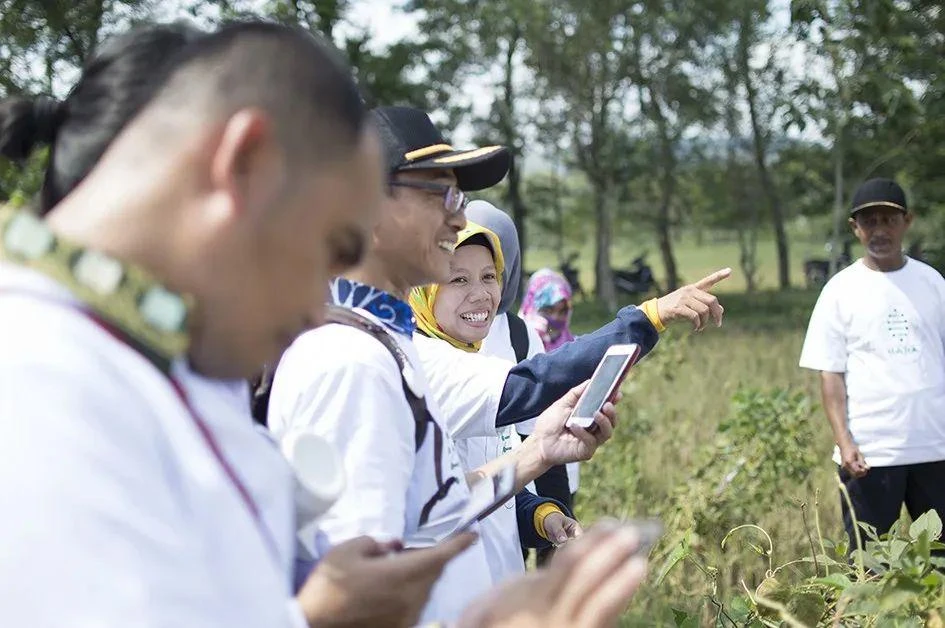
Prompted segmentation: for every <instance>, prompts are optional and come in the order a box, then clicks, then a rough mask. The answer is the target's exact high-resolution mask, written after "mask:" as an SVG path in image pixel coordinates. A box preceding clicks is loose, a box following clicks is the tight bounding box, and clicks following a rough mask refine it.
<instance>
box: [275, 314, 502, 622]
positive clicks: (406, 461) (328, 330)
mask: <svg viewBox="0 0 945 628" xmlns="http://www.w3.org/2000/svg"><path fill="white" fill-rule="evenodd" d="M358 312H359V313H361V314H363V315H364V316H367V317H369V318H372V319H373V320H375V321H377V319H376V318H374V317H373V316H371V314H370V313H368V312H366V311H364V310H358ZM377 322H379V321H377ZM392 336H393V337H394V338H395V339H396V340H397V343H398V345H399V346H400V348H401V349H402V350H403V352H404V353H405V355H406V357H407V360H408V361H409V363H410V364H411V365H412V366H413V372H412V377H411V380H412V382H413V384H414V385H416V387H417V392H418V393H421V394H423V395H424V396H425V397H426V401H427V408H428V409H429V411H430V414H431V415H432V417H433V419H434V421H435V422H436V425H437V426H439V428H440V429H442V426H443V422H442V421H441V419H440V417H441V413H440V410H439V408H438V407H437V405H436V401H435V399H432V398H431V395H428V394H427V391H428V389H429V385H428V383H427V379H426V376H425V375H424V368H423V366H422V365H421V363H420V359H419V357H418V355H417V350H416V347H414V344H413V342H411V341H410V339H408V338H407V337H406V336H403V335H402V334H392ZM492 416H493V421H494V417H495V409H493V410H492ZM269 427H270V429H272V431H273V433H274V434H275V435H276V436H277V437H279V438H284V437H286V436H287V435H290V434H294V433H297V432H300V431H310V432H313V433H316V434H318V435H320V436H322V437H324V438H326V439H328V440H329V441H331V442H332V443H333V444H334V445H335V447H336V448H337V449H338V451H339V452H340V454H341V457H342V459H343V461H344V465H345V475H346V486H345V491H344V493H343V494H342V496H341V498H340V499H339V500H338V502H336V503H335V505H334V506H332V508H331V509H329V510H328V512H327V513H326V514H325V515H324V516H323V517H322V518H321V520H320V521H319V522H318V524H317V533H316V536H315V538H312V537H309V538H303V539H301V541H302V543H303V544H304V545H305V548H306V549H307V550H308V551H309V552H310V553H311V554H312V556H314V558H315V559H316V560H317V559H320V558H321V557H322V556H324V553H325V552H326V551H327V550H328V549H329V548H330V547H332V546H334V545H337V544H338V543H341V542H343V541H346V540H348V539H351V538H354V537H357V536H361V535H368V536H371V537H374V538H376V539H379V540H387V539H402V540H403V542H404V545H405V546H406V547H408V548H419V547H429V546H431V545H433V544H435V543H437V542H438V541H440V540H442V539H443V538H444V537H446V536H447V535H448V534H449V533H450V532H452V531H453V529H454V528H455V527H456V525H457V523H458V522H459V519H460V515H461V514H462V509H463V507H464V506H465V504H466V502H467V500H468V498H469V489H468V487H467V485H466V480H465V477H464V474H463V470H462V467H461V464H460V461H459V457H458V455H457V454H456V450H455V447H454V443H453V440H452V439H451V438H450V437H449V434H448V433H443V440H442V445H441V446H440V447H439V448H438V447H437V446H436V440H437V439H436V438H435V437H434V426H433V425H428V426H427V433H426V436H425V438H424V441H423V444H422V446H421V448H420V450H419V451H416V452H415V424H414V418H413V414H412V412H411V411H410V406H409V405H408V403H407V399H406V397H405V395H404V391H403V386H402V383H401V375H400V370H399V368H398V366H397V363H396V361H395V360H394V358H393V357H392V356H391V355H390V353H389V352H388V351H387V349H386V348H385V347H384V346H383V345H382V344H381V343H380V342H378V341H377V340H376V339H374V338H372V337H371V336H370V335H369V334H367V333H365V332H363V331H361V330H358V329H355V328H352V327H348V326H345V325H337V324H332V325H325V326H323V327H319V328H318V329H314V330H312V331H309V332H306V333H305V334H303V335H302V336H300V337H299V338H298V339H296V341H295V342H294V343H293V344H292V346H291V347H290V348H289V349H288V350H287V351H286V353H285V354H284V355H283V357H282V361H281V362H280V364H279V366H278V368H277V369H276V375H275V379H274V381H273V386H272V393H271V396H270V401H269ZM470 429H473V430H475V428H473V427H470ZM493 429H494V428H493ZM438 478H439V481H438ZM441 487H446V488H444V489H442V490H441ZM438 492H440V493H442V495H441V498H440V499H436V495H437V493H438ZM428 504H432V507H428V506H427V505H428ZM427 508H429V513H426V512H424V511H425V510H426V509H427ZM421 518H422V519H423V521H421ZM489 585H490V576H489V567H488V564H487V562H486V558H485V554H484V552H483V549H482V544H481V543H477V544H475V545H473V546H472V547H471V548H470V549H468V550H466V551H465V552H464V553H463V554H461V555H460V556H458V557H456V558H455V559H453V560H452V561H451V562H450V563H449V564H448V565H447V566H446V569H445V570H444V572H443V575H442V576H441V577H440V579H439V580H438V581H437V584H436V585H435V586H434V588H433V591H432V593H431V596H430V600H429V602H428V603H427V605H426V607H425V608H424V611H423V614H422V619H423V621H434V620H442V621H451V620H454V619H456V618H458V617H459V615H460V614H461V612H462V611H463V609H464V608H465V607H466V606H467V605H468V604H469V603H470V602H471V601H473V600H474V599H475V598H476V597H478V596H479V595H480V594H481V593H483V592H485V591H486V590H487V589H488V588H489Z"/></svg>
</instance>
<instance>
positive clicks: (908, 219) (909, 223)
mask: <svg viewBox="0 0 945 628" xmlns="http://www.w3.org/2000/svg"><path fill="white" fill-rule="evenodd" d="M902 219H903V220H904V221H905V223H906V228H909V227H911V226H912V221H913V220H914V219H915V214H913V213H912V212H906V213H905V215H903V217H902Z"/></svg>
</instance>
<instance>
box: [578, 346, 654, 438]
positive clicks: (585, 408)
mask: <svg viewBox="0 0 945 628" xmlns="http://www.w3.org/2000/svg"><path fill="white" fill-rule="evenodd" d="M639 356H640V345H638V344H627V345H614V346H612V347H611V348H610V349H608V350H607V353H605V354H604V357H603V358H602V359H601V361H600V364H598V365H597V369H595V370H594V375H592V376H591V383H590V384H588V385H587V388H585V389H584V392H583V393H582V394H581V398H580V399H578V402H577V405H576V406H574V410H573V411H572V412H571V416H570V417H568V422H567V423H566V425H567V426H568V427H574V426H578V427H583V428H584V429H589V428H591V427H592V426H594V425H595V424H594V415H595V414H597V413H598V412H600V409H601V408H603V407H604V404H605V403H607V402H608V401H613V400H614V397H615V396H616V395H617V391H618V390H619V389H620V384H621V383H622V382H623V380H624V378H625V377H626V376H627V373H629V372H630V367H632V366H633V365H634V364H635V363H636V361H637V358H638V357H639Z"/></svg>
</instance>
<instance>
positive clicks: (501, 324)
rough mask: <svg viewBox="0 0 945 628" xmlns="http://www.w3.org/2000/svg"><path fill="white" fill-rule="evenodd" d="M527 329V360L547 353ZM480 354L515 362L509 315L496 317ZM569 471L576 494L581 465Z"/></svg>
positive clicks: (521, 427) (525, 430)
mask: <svg viewBox="0 0 945 628" xmlns="http://www.w3.org/2000/svg"><path fill="white" fill-rule="evenodd" d="M525 329H527V330H528V352H527V354H526V356H525V357H526V358H530V357H533V356H535V355H538V354H539V353H544V352H545V345H544V343H543V342H542V341H541V336H540V335H539V334H538V331H537V330H536V329H535V328H534V327H532V326H531V325H530V324H529V323H528V321H525ZM479 353H482V354H483V355H491V356H495V357H497V358H503V359H505V360H510V361H512V362H515V348H514V347H513V346H512V332H511V328H510V327H509V318H508V316H507V315H500V316H496V317H495V320H493V321H492V326H491V327H490V328H489V335H487V336H486V337H485V339H484V340H483V341H482V347H481V348H480V349H479ZM534 426H535V420H534V419H531V420H529V421H523V422H522V423H519V424H517V425H516V426H515V431H516V432H518V433H519V434H526V435H528V434H531V433H532V429H533V428H534ZM565 468H566V469H567V471H568V484H569V487H570V489H571V492H572V493H576V492H577V490H578V487H579V486H580V478H581V474H580V468H581V463H579V462H569V463H568V464H567V465H565Z"/></svg>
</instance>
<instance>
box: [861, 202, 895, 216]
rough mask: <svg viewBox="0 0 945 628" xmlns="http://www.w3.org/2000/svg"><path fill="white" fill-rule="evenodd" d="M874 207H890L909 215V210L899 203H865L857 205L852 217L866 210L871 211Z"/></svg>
mask: <svg viewBox="0 0 945 628" xmlns="http://www.w3.org/2000/svg"><path fill="white" fill-rule="evenodd" d="M873 207H890V208H892V209H898V210H899V211H901V212H902V213H903V214H905V213H908V210H907V209H906V208H905V207H903V206H902V205H900V204H899V203H893V202H892V201H871V202H869V203H863V204H862V205H857V206H856V207H854V208H853V209H851V210H850V216H855V215H856V214H858V213H860V212H861V211H863V210H864V209H870V208H873Z"/></svg>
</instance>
